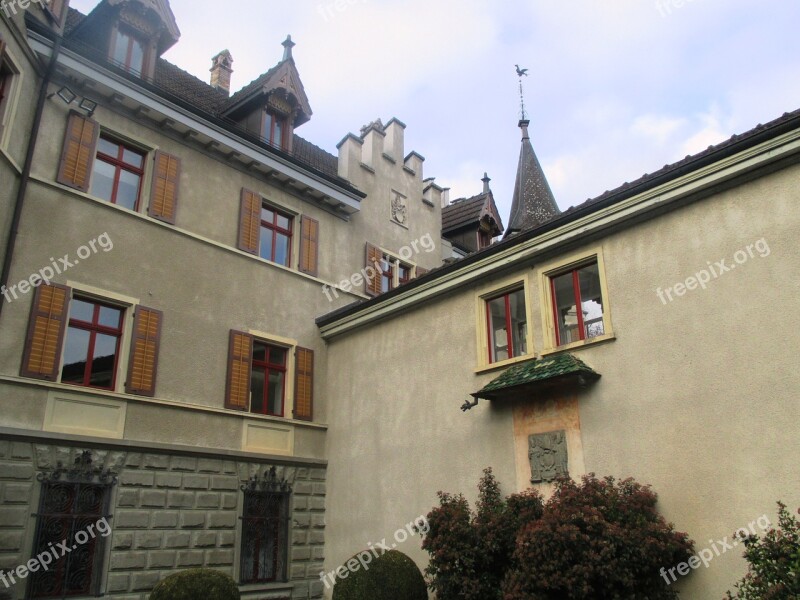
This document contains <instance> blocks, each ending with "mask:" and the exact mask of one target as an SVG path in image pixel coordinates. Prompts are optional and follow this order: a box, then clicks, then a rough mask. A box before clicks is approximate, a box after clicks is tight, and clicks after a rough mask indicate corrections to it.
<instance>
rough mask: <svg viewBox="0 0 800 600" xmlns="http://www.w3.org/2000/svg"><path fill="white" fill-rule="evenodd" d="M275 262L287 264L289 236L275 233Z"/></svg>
mask: <svg viewBox="0 0 800 600" xmlns="http://www.w3.org/2000/svg"><path fill="white" fill-rule="evenodd" d="M275 237H276V240H275V262H276V263H278V264H280V265H286V266H287V267H288V266H289V238H288V237H287V236H286V235H284V234H282V233H278V234H275Z"/></svg>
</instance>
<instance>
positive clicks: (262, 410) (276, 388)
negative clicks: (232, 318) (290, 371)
mask: <svg viewBox="0 0 800 600" xmlns="http://www.w3.org/2000/svg"><path fill="white" fill-rule="evenodd" d="M286 357H287V351H286V349H285V348H280V347H278V346H272V345H270V344H265V343H264V342H260V341H256V342H254V343H253V362H252V374H251V377H250V412H253V413H257V414H263V415H273V416H276V417H282V416H283V411H284V406H283V403H284V394H285V387H286V386H285V377H286Z"/></svg>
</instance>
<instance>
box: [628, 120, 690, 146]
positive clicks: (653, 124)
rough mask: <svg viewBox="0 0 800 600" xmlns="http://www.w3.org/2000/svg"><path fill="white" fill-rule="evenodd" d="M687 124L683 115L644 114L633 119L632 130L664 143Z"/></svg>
mask: <svg viewBox="0 0 800 600" xmlns="http://www.w3.org/2000/svg"><path fill="white" fill-rule="evenodd" d="M685 125H686V119H684V118H682V117H668V116H663V115H642V116H641V117H637V118H636V119H635V120H634V121H633V124H632V125H631V132H632V133H634V134H637V135H640V136H643V137H646V138H650V139H652V140H653V141H655V142H656V143H658V144H661V145H663V144H664V143H665V142H666V141H667V140H669V139H670V138H672V137H674V135H675V134H676V133H677V132H678V130H679V129H681V128H683V127H684V126H685Z"/></svg>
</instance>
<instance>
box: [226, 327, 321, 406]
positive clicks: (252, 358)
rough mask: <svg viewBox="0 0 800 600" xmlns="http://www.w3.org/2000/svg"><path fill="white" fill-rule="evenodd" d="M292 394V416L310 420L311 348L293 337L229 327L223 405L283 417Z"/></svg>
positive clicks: (312, 402) (311, 394) (312, 392)
mask: <svg viewBox="0 0 800 600" xmlns="http://www.w3.org/2000/svg"><path fill="white" fill-rule="evenodd" d="M262 335H265V334H262ZM290 375H292V377H291V378H290ZM292 397H293V398H294V406H293V410H292V417H294V418H295V419H300V420H303V421H312V420H313V413H314V351H313V350H310V349H308V348H301V347H300V346H298V345H297V342H296V341H294V340H288V339H284V338H276V339H275V340H270V339H269V338H267V337H259V338H256V337H255V336H254V335H252V334H250V333H247V332H244V331H236V330H231V332H230V337H229V340H228V375H227V380H226V383H225V408H229V409H232V410H239V411H243V412H247V411H250V412H251V413H253V414H261V415H270V416H275V417H285V416H288V414H287V413H288V411H289V402H290V399H291V398H292Z"/></svg>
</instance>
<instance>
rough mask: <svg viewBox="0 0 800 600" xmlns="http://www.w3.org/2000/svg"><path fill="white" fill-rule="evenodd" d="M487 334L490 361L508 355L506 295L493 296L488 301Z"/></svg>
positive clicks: (505, 357)
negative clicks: (488, 337)
mask: <svg viewBox="0 0 800 600" xmlns="http://www.w3.org/2000/svg"><path fill="white" fill-rule="evenodd" d="M487 305H488V310H489V336H490V341H489V343H490V351H491V358H492V362H497V361H499V360H505V359H507V358H508V357H509V355H508V335H507V324H506V297H505V296H502V297H500V298H495V299H494V300H490V301H489V302H488V303H487Z"/></svg>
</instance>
